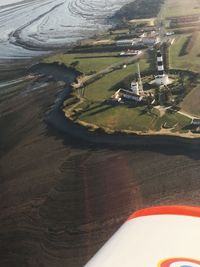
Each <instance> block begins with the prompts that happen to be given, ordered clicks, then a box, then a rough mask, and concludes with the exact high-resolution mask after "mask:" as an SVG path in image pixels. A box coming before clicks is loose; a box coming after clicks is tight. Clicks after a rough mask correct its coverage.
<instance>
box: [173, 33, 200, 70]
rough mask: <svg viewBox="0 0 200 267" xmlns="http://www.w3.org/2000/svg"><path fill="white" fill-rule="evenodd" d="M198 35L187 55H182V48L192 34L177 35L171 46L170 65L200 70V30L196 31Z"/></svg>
mask: <svg viewBox="0 0 200 267" xmlns="http://www.w3.org/2000/svg"><path fill="white" fill-rule="evenodd" d="M196 34H197V37H196V38H195V43H194V44H193V46H192V48H191V50H190V51H189V53H188V54H187V55H184V56H180V52H181V49H182V47H183V45H184V44H185V42H186V41H187V38H188V36H189V35H190V34H181V35H177V37H176V41H175V42H174V44H173V45H172V46H171V47H170V67H172V68H180V69H186V70H187V69H189V70H192V71H196V72H199V69H200V57H199V53H200V52H199V51H200V32H196Z"/></svg>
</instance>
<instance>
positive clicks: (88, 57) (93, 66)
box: [44, 52, 124, 74]
mask: <svg viewBox="0 0 200 267" xmlns="http://www.w3.org/2000/svg"><path fill="white" fill-rule="evenodd" d="M117 55H118V53H117V52H112V53H111V52H108V53H82V54H57V55H53V56H50V57H48V58H46V59H45V60H44V62H45V63H53V62H59V63H60V64H62V63H63V64H65V65H67V66H69V65H71V64H72V65H73V63H74V67H75V68H76V69H77V70H78V71H80V72H82V73H85V74H89V73H90V72H98V71H100V70H102V69H104V68H106V67H107V66H109V65H112V64H115V63H119V62H123V61H124V58H123V57H117Z"/></svg>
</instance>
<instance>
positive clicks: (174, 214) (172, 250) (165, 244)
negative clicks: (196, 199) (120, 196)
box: [85, 206, 200, 267]
mask: <svg viewBox="0 0 200 267" xmlns="http://www.w3.org/2000/svg"><path fill="white" fill-rule="evenodd" d="M85 267H200V208H199V207H188V206H160V207H153V208H147V209H143V210H140V211H137V212H135V213H133V214H132V215H131V216H130V218H129V219H128V220H127V221H126V222H125V223H124V224H123V225H122V227H121V228H120V229H119V230H118V231H117V232H116V233H115V234H114V235H113V237H112V238H111V239H110V240H109V241H108V242H107V243H106V244H105V245H104V246H103V248H102V249H100V251H99V252H98V253H97V254H96V255H95V256H94V257H93V258H92V259H91V260H90V261H89V262H88V263H87V264H86V265H85Z"/></svg>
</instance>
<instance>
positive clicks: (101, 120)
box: [78, 103, 191, 132]
mask: <svg viewBox="0 0 200 267" xmlns="http://www.w3.org/2000/svg"><path fill="white" fill-rule="evenodd" d="M82 107H83V106H82ZM78 118H79V119H80V120H82V121H85V122H87V123H92V124H95V125H98V126H99V127H105V128H109V129H112V130H130V131H141V132H147V131H149V130H152V131H159V130H160V129H161V128H162V126H163V125H164V124H166V125H167V126H168V127H169V128H171V129H172V131H173V132H187V130H186V129H185V127H187V126H188V125H189V124H190V122H191V120H190V119H188V118H187V117H185V116H183V115H180V114H178V113H172V114H169V113H166V114H165V115H164V116H163V117H159V115H158V112H157V111H155V110H153V111H152V112H150V113H149V112H147V111H146V109H145V107H142V106H141V107H131V106H127V105H117V106H113V105H108V104H104V103H98V104H97V103H95V104H91V105H89V106H87V107H85V108H84V107H83V110H82V112H81V113H80V114H79V116H78Z"/></svg>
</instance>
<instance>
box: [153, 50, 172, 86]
mask: <svg viewBox="0 0 200 267" xmlns="http://www.w3.org/2000/svg"><path fill="white" fill-rule="evenodd" d="M157 68H158V74H157V75H156V76H155V83H156V84H157V85H168V84H169V77H168V75H167V74H166V73H165V70H164V64H163V57H162V54H161V52H160V50H158V51H157Z"/></svg>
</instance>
